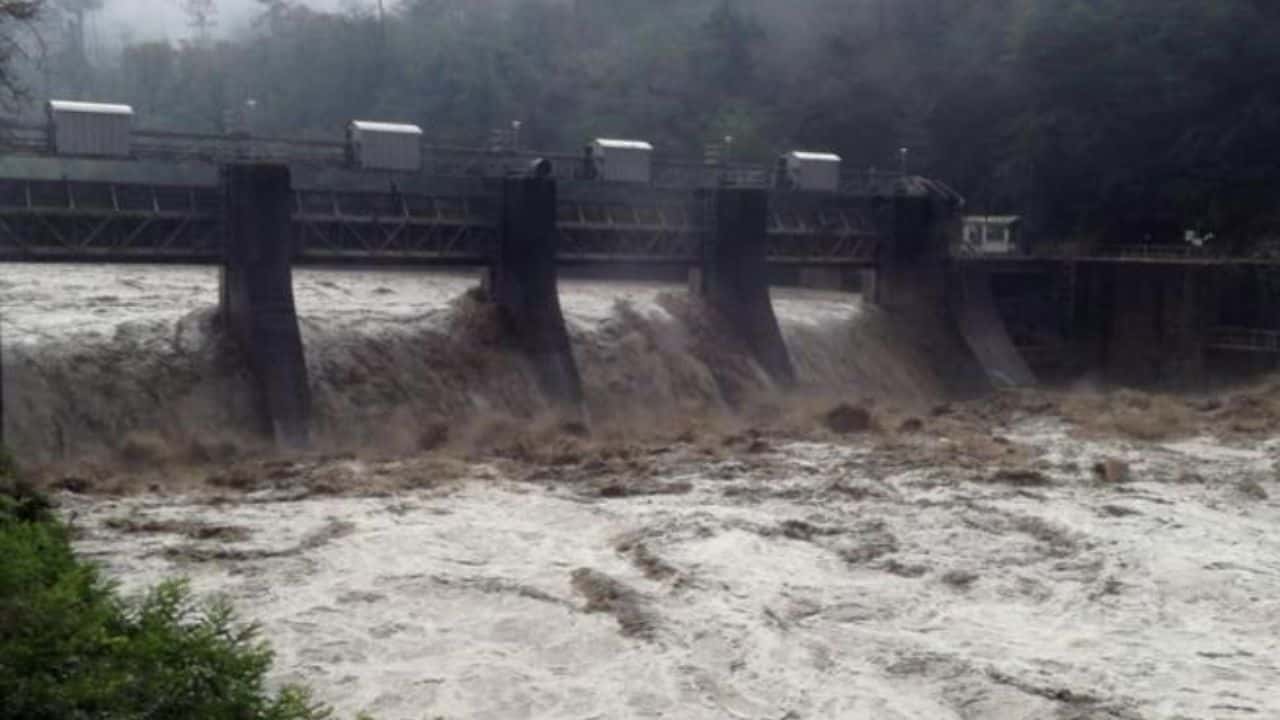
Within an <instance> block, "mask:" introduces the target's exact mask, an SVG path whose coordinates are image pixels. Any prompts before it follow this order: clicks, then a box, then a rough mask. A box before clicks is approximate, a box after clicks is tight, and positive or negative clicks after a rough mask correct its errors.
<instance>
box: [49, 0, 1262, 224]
mask: <svg viewBox="0 0 1280 720" xmlns="http://www.w3.org/2000/svg"><path fill="white" fill-rule="evenodd" d="M107 2H108V3H109V2H110V0H107ZM259 2H260V6H261V7H260V13H259V17H258V20H257V22H256V23H255V24H254V26H253V28H252V29H251V30H250V31H248V32H244V33H241V34H239V35H235V36H232V37H230V38H227V39H215V38H213V37H212V36H211V35H210V34H209V33H195V34H194V35H193V39H190V40H186V41H182V42H178V43H143V44H134V45H131V46H128V47H126V48H125V49H124V51H123V53H122V54H121V55H120V56H119V57H118V58H111V59H106V60H102V61H99V62H97V63H95V64H94V67H92V68H91V74H92V82H91V83H88V84H87V85H84V84H79V85H77V86H72V85H71V79H72V78H71V76H72V74H73V73H71V72H70V71H67V72H66V73H64V74H65V76H66V77H62V79H61V80H55V81H54V82H53V83H52V85H51V88H52V91H53V92H63V93H65V92H67V91H70V90H73V89H76V88H77V87H82V88H87V89H85V90H83V91H82V94H87V95H90V96H93V97H94V98H100V99H104V100H118V101H125V102H130V103H132V104H134V105H135V106H136V107H137V109H138V110H139V113H140V116H141V117H140V120H139V122H140V124H144V125H147V126H152V127H167V128H181V129H190V130H202V131H218V130H228V129H231V128H232V126H236V127H241V126H244V125H246V124H247V125H249V126H250V127H251V128H252V129H253V131H254V132H256V133H260V134H292V135H297V134H323V135H333V134H335V133H336V132H338V131H339V130H340V128H341V127H342V125H343V124H344V123H345V122H346V121H347V120H349V119H350V118H352V117H353V116H360V117H370V118H379V119H390V120H406V121H412V122H416V123H419V124H421V125H422V126H423V127H424V129H425V130H426V132H427V135H428V136H429V137H430V138H431V139H432V140H433V141H435V142H438V143H450V144H464V145H479V144H482V143H483V142H484V141H485V139H486V137H487V135H488V133H489V132H490V131H491V130H492V129H493V128H499V127H508V126H509V125H510V122H511V121H513V120H519V121H521V123H522V130H521V133H522V141H523V143H524V144H526V145H529V146H537V147H542V148H549V149H572V148H576V147H578V146H580V145H581V144H582V143H583V141H584V140H586V139H588V138H590V137H592V136H597V135H613V136H633V137H640V138H645V139H649V140H651V141H652V142H654V143H655V144H656V145H657V146H658V148H659V150H660V152H662V153H664V154H667V155H686V156H693V157H700V156H701V155H702V153H703V149H704V148H705V147H706V146H707V145H709V144H711V143H718V142H721V141H722V140H723V139H724V138H725V137H726V136H731V137H732V138H733V139H734V140H733V143H732V146H731V147H732V149H731V153H732V155H733V157H735V158H738V159H743V160H758V161H767V160H769V158H770V156H771V155H772V154H773V153H775V152H777V151H779V150H783V149H787V148H793V147H805V148H816V149H831V150H834V151H836V152H839V153H841V154H842V155H843V156H844V157H845V159H846V162H847V164H848V165H849V166H851V167H855V168H867V167H877V168H882V169H885V168H896V167H897V166H898V165H899V164H900V163H902V162H903V160H904V158H903V156H902V155H901V154H900V152H899V148H903V147H906V148H908V150H909V152H908V153H907V155H906V158H905V160H906V162H907V164H908V165H909V169H910V170H911V171H912V172H915V173H920V174H928V175H931V176H934V177H937V178H940V179H942V180H945V181H947V182H948V183H950V184H951V185H953V186H954V187H956V188H957V189H958V190H960V191H961V192H962V193H963V194H965V195H966V196H967V197H968V198H969V201H970V207H971V208H972V209H973V210H975V211H978V212H1016V213H1022V214H1024V215H1027V216H1028V217H1029V219H1030V220H1031V223H1032V228H1033V230H1034V231H1038V232H1039V233H1040V234H1042V235H1045V236H1049V237H1065V236H1070V235H1085V236H1092V237H1100V238H1107V239H1116V240H1122V241H1136V240H1140V239H1143V238H1145V237H1147V236H1151V237H1153V238H1160V239H1172V238H1173V237H1175V236H1176V235H1177V234H1179V233H1180V232H1181V230H1182V229H1185V228H1195V229H1198V230H1200V231H1203V232H1216V233H1217V234H1218V235H1219V236H1224V237H1227V236H1233V237H1246V236H1248V237H1253V236H1257V235H1259V234H1264V233H1267V232H1269V231H1270V229H1271V228H1272V226H1273V224H1274V221H1275V219H1276V217H1275V216H1276V210H1275V206H1276V200H1275V198H1276V195H1277V191H1278V190H1280V182H1278V180H1280V171H1278V170H1277V168H1280V4H1278V3H1275V2H1274V0H787V2H778V1H777V0H401V1H400V2H388V3H386V6H385V7H386V10H385V13H383V12H380V11H379V10H378V7H379V6H378V5H377V4H374V3H370V4H369V9H368V10H367V11H348V12H345V13H339V14H332V13H320V12H315V11H312V10H309V9H307V8H306V7H305V6H303V5H300V4H296V3H294V2H290V1H289V0H259ZM204 20H205V21H207V20H208V18H204ZM60 77H61V76H60ZM77 82H78V81H77ZM250 99H252V100H254V101H255V104H254V105H253V106H252V108H250V106H249V104H248V101H249V100H250Z"/></svg>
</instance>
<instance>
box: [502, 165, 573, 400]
mask: <svg viewBox="0 0 1280 720" xmlns="http://www.w3.org/2000/svg"><path fill="white" fill-rule="evenodd" d="M489 277H490V281H489V283H488V285H489V287H488V290H489V297H490V298H491V299H492V300H493V301H494V302H495V303H497V305H498V308H499V310H500V312H501V313H502V316H503V319H504V322H505V323H506V324H507V326H508V329H509V330H510V332H512V333H513V334H514V335H515V336H516V337H517V338H518V341H519V343H520V346H521V348H522V349H523V351H524V352H525V353H526V354H527V355H528V357H529V359H530V360H531V361H532V362H533V365H534V370H535V372H536V373H537V376H538V382H539V384H540V385H541V386H542V389H543V392H545V393H546V394H547V395H548V396H549V397H551V398H552V399H553V400H555V401H556V402H559V403H563V404H565V405H572V406H576V405H579V404H580V403H581V402H582V380H581V377H580V376H579V374H578V366H577V363H576V362H575V361H574V359H573V351H572V350H571V348H570V346H569V332H568V330H567V329H566V328H565V324H564V314H563V313H562V312H561V310H560V294H559V289H558V287H557V282H556V183H555V180H553V179H551V178H546V177H521V178H506V179H504V180H503V182H502V218H501V231H500V233H499V239H498V247H497V248H496V252H495V257H494V260H493V266H492V270H491V273H490V276H489Z"/></svg>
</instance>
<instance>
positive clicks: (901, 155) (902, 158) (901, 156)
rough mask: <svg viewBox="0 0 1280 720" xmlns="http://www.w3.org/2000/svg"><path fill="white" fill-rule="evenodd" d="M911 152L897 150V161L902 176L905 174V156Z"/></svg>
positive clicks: (904, 149) (903, 149)
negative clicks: (899, 163) (898, 161)
mask: <svg viewBox="0 0 1280 720" xmlns="http://www.w3.org/2000/svg"><path fill="white" fill-rule="evenodd" d="M910 152H911V151H910V150H909V149H907V148H904V147H903V148H898V159H899V160H900V161H901V167H902V174H903V175H906V174H907V154H908V153H910Z"/></svg>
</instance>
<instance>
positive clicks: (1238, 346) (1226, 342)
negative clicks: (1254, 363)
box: [1206, 327, 1280, 353]
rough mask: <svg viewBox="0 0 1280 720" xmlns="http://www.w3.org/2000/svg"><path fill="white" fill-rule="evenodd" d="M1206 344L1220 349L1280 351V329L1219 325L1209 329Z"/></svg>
mask: <svg viewBox="0 0 1280 720" xmlns="http://www.w3.org/2000/svg"><path fill="white" fill-rule="evenodd" d="M1206 344H1207V345H1208V347H1211V348H1214V349H1218V350H1237V351H1242V352H1263V353H1280V331H1277V330H1255V329H1252V328H1241V327H1218V328H1214V329H1213V330H1211V331H1209V339H1208V342H1207V343H1206Z"/></svg>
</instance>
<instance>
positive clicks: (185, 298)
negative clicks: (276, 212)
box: [0, 265, 944, 462]
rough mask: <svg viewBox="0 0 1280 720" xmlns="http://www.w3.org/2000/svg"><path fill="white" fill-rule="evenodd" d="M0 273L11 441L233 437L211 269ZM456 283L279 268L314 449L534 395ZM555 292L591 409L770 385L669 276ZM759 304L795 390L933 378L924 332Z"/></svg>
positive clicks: (387, 439)
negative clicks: (292, 296)
mask: <svg viewBox="0 0 1280 720" xmlns="http://www.w3.org/2000/svg"><path fill="white" fill-rule="evenodd" d="M5 278H6V280H5V284H4V285H3V286H2V287H0V291H3V293H4V296H5V307H6V309H7V312H6V313H5V317H4V322H5V323H6V326H5V332H4V338H5V343H6V346H5V375H4V382H5V388H4V389H5V393H6V401H7V402H6V427H7V430H8V442H9V443H10V444H11V445H12V446H13V448H14V450H15V451H16V452H17V453H18V454H19V456H20V457H24V458H28V459H29V461H34V462H45V461H52V460H59V459H79V458H89V457H103V458H108V457H115V456H117V455H118V453H119V451H120V449H121V447H122V446H123V445H124V444H125V443H126V441H127V440H128V438H130V437H132V436H137V435H138V434H143V435H146V436H148V437H150V438H151V439H153V440H155V441H159V442H162V443H164V444H166V445H168V446H169V447H172V448H175V451H180V450H181V449H184V448H188V447H190V446H192V445H199V446H208V445H210V444H216V443H218V442H224V441H225V442H231V443H246V442H250V439H249V437H248V435H247V434H246V433H245V432H244V429H245V428H250V427H252V426H253V412H254V409H253V408H254V405H253V397H252V390H251V383H250V378H249V376H248V373H247V371H246V369H245V365H244V362H243V358H241V357H238V356H237V354H236V353H235V351H234V350H231V349H229V344H228V343H226V342H225V341H224V338H223V337H222V335H221V333H220V330H219V329H218V327H217V322H216V317H215V315H216V313H215V311H214V308H213V303H214V300H215V299H216V296H217V278H216V274H215V273H214V272H213V271H210V270H204V269H194V268H145V267H100V266H63V267H42V266H27V265H23V266H11V267H10V268H9V269H7V270H6V274H5ZM475 285H476V282H475V277H474V276H472V275H465V274H437V273H431V274H424V273H410V272H398V271H319V270H317V271H299V272H297V274H296V275H295V288H296V295H297V302H298V308H299V312H300V314H301V319H302V334H303V344H304V347H305V355H306V363H307V366H308V371H309V374H310V377H311V388H312V394H313V400H314V405H315V407H314V411H315V414H314V417H313V424H314V434H315V440H316V445H317V447H318V448H321V449H324V448H349V449H359V448H363V447H370V448H376V449H380V450H388V451H396V452H408V451H414V450H416V449H419V448H421V447H424V446H425V445H426V444H427V443H428V442H429V439H428V438H426V437H425V436H427V435H430V434H431V432H432V428H435V427H439V426H441V425H442V424H443V425H446V426H447V425H450V424H456V423H459V422H461V421H465V420H470V419H477V418H483V417H485V416H486V415H494V416H503V417H524V418H530V417H536V416H538V415H540V414H541V413H544V412H547V411H549V410H550V409H551V408H552V407H553V404H552V403H550V402H549V401H548V399H547V398H546V397H545V396H544V395H543V393H542V391H541V390H540V389H539V385H538V382H537V379H536V377H535V376H534V373H533V372H532V370H531V368H530V366H529V363H528V362H527V360H526V359H525V358H524V357H523V356H522V355H521V353H520V352H519V351H518V349H517V348H515V347H514V346H513V343H512V342H511V339H510V338H508V337H506V336H505V335H504V331H503V329H502V324H501V323H500V322H498V320H497V318H496V316H495V315H494V313H493V311H492V306H489V305H487V304H484V303H481V302H478V301H477V300H475V299H474V297H473V296H472V295H471V289H472V288H473V287H474V286H475ZM561 301H562V304H563V306H564V312H565V315H566V319H567V321H568V325H569V331H570V335H571V344H572V349H573V353H574V355H575V357H576V358H577V361H578V364H579V366H580V369H581V373H582V380H583V387H584V393H585V396H586V410H587V417H588V418H589V419H591V420H593V421H610V420H625V421H627V422H639V423H650V422H652V423H657V424H661V423H663V422H664V421H669V420H670V419H671V418H676V417H684V416H687V415H688V414H689V413H698V412H705V411H719V410H725V409H729V408H730V407H732V406H734V405H736V404H739V403H741V402H743V401H746V400H749V399H751V398H753V397H759V396H761V395H762V394H767V393H771V392H774V391H775V388H774V387H773V385H772V382H771V381H770V379H769V378H768V376H767V374H766V373H765V372H764V371H763V370H762V369H761V368H760V366H759V365H758V364H757V363H755V362H754V361H753V360H751V359H750V354H749V353H748V352H746V350H745V349H744V348H741V347H739V346H738V345H737V344H736V343H735V341H734V340H733V339H732V338H731V337H729V336H728V335H727V334H726V333H725V331H724V328H723V327H722V326H721V325H720V324H718V323H717V321H716V319H715V318H712V317H710V316H709V315H708V312H707V311H706V310H705V309H704V308H703V307H702V306H701V305H700V304H698V303H695V302H691V301H690V300H689V298H688V295H687V293H686V292H685V290H684V288H683V287H680V286H677V285H658V284H645V283H626V282H620V283H619V282H599V281H591V282H588V281H572V280H569V281H563V282H562V284H561ZM774 306H775V310H776V312H777V315H778V317H779V320H780V323H781V325H782V329H783V334H784V337H785V339H786V343H787V346H788V350H789V352H790V354H791V357H792V360H793V362H794V364H795V366H796V372H797V375H798V379H799V388H800V391H801V392H805V391H806V390H814V389H816V390H819V391H820V392H821V394H822V395H823V396H824V397H830V398H836V397H854V398H861V397H890V398H894V399H895V400H898V401H902V402H908V403H927V402H929V401H930V400H932V399H936V398H939V397H941V396H942V395H943V394H944V387H943V386H944V383H943V381H942V380H941V379H940V378H939V376H938V374H937V373H935V372H934V370H933V369H932V368H931V367H930V364H929V362H928V361H927V357H926V356H927V354H928V352H929V351H928V349H926V348H925V346H924V345H922V344H921V341H922V340H927V338H920V337H918V336H914V335H912V334H910V333H909V332H908V331H907V330H904V329H903V328H902V327H900V326H898V325H896V324H895V323H892V322H890V321H889V320H888V319H887V318H885V317H883V316H882V315H881V314H880V313H879V312H878V311H876V310H874V309H872V308H870V307H866V306H864V305H863V304H862V302H861V301H860V300H859V299H858V298H857V297H856V296H854V295H847V294H838V293H822V292H814V291H778V290H775V291H774Z"/></svg>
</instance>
